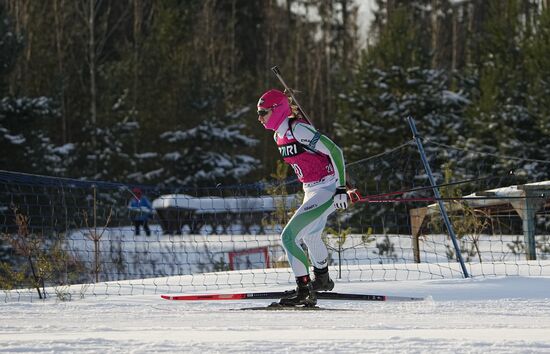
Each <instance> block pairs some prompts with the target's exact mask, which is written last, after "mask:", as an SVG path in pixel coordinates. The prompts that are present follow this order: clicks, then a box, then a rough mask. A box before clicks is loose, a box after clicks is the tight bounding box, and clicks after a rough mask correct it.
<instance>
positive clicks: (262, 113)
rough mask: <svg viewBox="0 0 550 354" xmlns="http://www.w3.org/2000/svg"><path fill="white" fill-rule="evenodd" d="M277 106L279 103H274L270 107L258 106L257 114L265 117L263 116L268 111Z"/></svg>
mask: <svg viewBox="0 0 550 354" xmlns="http://www.w3.org/2000/svg"><path fill="white" fill-rule="evenodd" d="M277 106H279V105H278V104H274V105H273V106H271V107H269V108H260V109H258V115H259V116H260V117H265V116H266V115H267V114H268V113H269V111H271V110H272V109H273V108H275V107H277Z"/></svg>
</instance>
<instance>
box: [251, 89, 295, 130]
mask: <svg viewBox="0 0 550 354" xmlns="http://www.w3.org/2000/svg"><path fill="white" fill-rule="evenodd" d="M260 109H271V111H272V113H271V116H270V117H269V120H268V121H267V123H266V124H265V128H266V129H271V130H277V128H279V126H280V125H281V123H282V122H283V121H284V120H285V119H286V118H287V117H289V116H290V115H291V114H292V113H291V110H290V104H289V102H288V98H287V97H286V95H285V94H284V93H283V92H281V91H279V90H275V89H272V90H269V91H267V92H266V93H264V94H263V95H262V97H260V100H259V101H258V110H260Z"/></svg>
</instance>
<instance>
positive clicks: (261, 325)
mask: <svg viewBox="0 0 550 354" xmlns="http://www.w3.org/2000/svg"><path fill="white" fill-rule="evenodd" d="M288 287H289V286H288V285H279V286H270V287H263V288H261V287H255V288H245V289H223V290H219V291H217V292H235V291H237V292H242V291H243V290H244V291H262V290H286V289H288ZM335 290H338V291H341V292H343V291H345V292H355V293H371V294H385V295H402V296H406V295H407V296H427V297H428V299H427V300H426V301H424V302H385V303H376V302H353V301H344V302H340V301H328V300H320V301H319V305H320V306H321V307H324V308H330V309H335V310H337V311H307V312H306V311H278V312H273V311H271V312H267V311H241V310H240V309H241V308H242V307H247V306H255V305H261V304H268V303H270V302H271V300H239V301H217V302H198V301H196V302H183V301H167V300H162V299H161V298H160V296H159V294H149V293H146V294H142V295H122V296H116V295H111V296H98V295H90V296H85V297H84V298H83V299H80V298H77V297H73V299H72V301H63V302H62V301H59V300H57V299H56V298H55V297H51V298H50V299H49V300H46V301H36V300H33V301H32V302H31V301H26V300H25V299H24V297H23V298H21V299H20V301H7V302H4V303H1V304H0V318H1V319H2V320H1V321H0V343H1V345H0V352H2V353H15V352H16V353H26V352H31V353H37V352H48V353H52V352H54V353H59V352H69V353H75V352H78V353H152V352H170V353H181V352H185V353H216V352H219V353H257V352H260V353H261V352H267V353H291V352H299V353H324V352H335V353H396V352H397V353H399V352H403V353H426V352H430V353H549V352H550V277H521V276H518V277H488V278H482V277H479V278H474V279H448V280H446V279H441V280H415V281H383V282H352V283H344V282H337V284H336V289H335ZM214 292H216V291H214Z"/></svg>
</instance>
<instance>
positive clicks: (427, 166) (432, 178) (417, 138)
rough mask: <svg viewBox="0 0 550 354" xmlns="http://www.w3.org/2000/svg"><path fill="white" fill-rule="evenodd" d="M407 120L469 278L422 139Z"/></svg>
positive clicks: (446, 224) (465, 274)
mask: <svg viewBox="0 0 550 354" xmlns="http://www.w3.org/2000/svg"><path fill="white" fill-rule="evenodd" d="M407 122H408V123H409V126H410V127H411V131H412V133H413V138H414V141H415V143H416V146H417V147H418V152H419V153H420V158H421V159H422V164H424V169H425V170H426V174H427V175H428V178H429V180H430V184H431V185H432V190H433V192H434V195H435V198H436V199H437V203H438V204H439V211H440V212H441V216H442V217H443V221H444V222H445V226H447V231H448V232H449V236H451V240H452V241H453V245H454V247H455V250H456V257H457V258H458V261H459V262H460V266H461V267H462V272H463V273H464V278H469V277H470V275H469V274H468V270H466V265H465V264H464V259H463V258H462V253H461V252H460V247H459V245H458V241H457V240H456V234H455V231H454V229H453V225H452V224H451V220H450V219H449V215H447V209H446V208H445V203H444V202H443V200H441V195H440V194H439V189H438V188H437V184H436V183H435V179H434V176H433V174H432V169H431V168H430V164H429V163H428V159H427V158H426V152H425V151H424V146H422V141H421V139H420V136H419V135H418V131H417V130H416V125H415V123H414V119H413V117H411V116H409V117H407Z"/></svg>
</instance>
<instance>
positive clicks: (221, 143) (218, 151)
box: [159, 108, 259, 187]
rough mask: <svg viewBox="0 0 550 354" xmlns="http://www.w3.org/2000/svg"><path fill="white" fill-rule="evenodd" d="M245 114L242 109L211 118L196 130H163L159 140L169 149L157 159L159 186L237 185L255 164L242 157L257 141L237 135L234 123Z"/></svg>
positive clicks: (256, 163) (253, 161)
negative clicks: (160, 177) (160, 169)
mask: <svg viewBox="0 0 550 354" xmlns="http://www.w3.org/2000/svg"><path fill="white" fill-rule="evenodd" d="M248 111H249V108H243V109H241V110H239V111H237V112H234V113H230V114H228V115H226V116H225V117H223V118H221V119H220V118H211V119H208V120H205V121H204V122H202V123H200V124H198V125H197V126H196V127H194V128H191V129H185V130H177V131H167V132H164V133H162V134H161V136H160V138H161V140H163V141H165V142H166V143H168V146H170V147H171V149H170V150H169V151H167V152H165V153H164V154H163V155H162V157H161V160H160V161H159V162H160V163H161V164H162V165H161V166H162V169H163V171H162V176H163V180H162V182H163V184H164V185H167V186H177V187H215V186H216V185H218V184H220V183H224V184H225V183H237V182H240V181H241V180H242V178H243V177H244V176H246V175H247V174H249V173H250V172H252V171H253V170H254V169H256V168H257V167H258V165H259V161H258V160H257V159H255V158H254V157H252V156H250V155H248V154H246V151H247V150H250V148H252V147H253V146H255V145H256V144H257V143H258V141H257V140H256V139H253V138H250V137H247V136H245V135H243V134H242V133H241V130H242V129H243V128H244V124H240V123H238V120H239V119H240V118H241V117H242V116H243V115H245V114H246V113H247V112H248Z"/></svg>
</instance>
